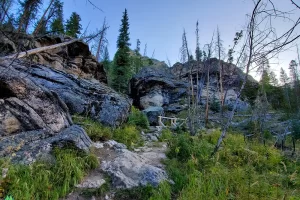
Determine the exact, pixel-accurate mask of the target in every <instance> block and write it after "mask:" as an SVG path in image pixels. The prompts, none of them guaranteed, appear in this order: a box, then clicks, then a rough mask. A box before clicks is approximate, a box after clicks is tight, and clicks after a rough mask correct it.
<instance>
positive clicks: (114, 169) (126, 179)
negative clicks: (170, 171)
mask: <svg viewBox="0 0 300 200" xmlns="http://www.w3.org/2000/svg"><path fill="white" fill-rule="evenodd" d="M101 148H104V149H106V150H105V151H106V153H105V154H106V155H107V154H108V155H110V156H109V157H107V158H103V160H102V163H101V169H102V170H103V171H104V172H106V173H107V174H108V175H109V176H110V177H111V179H112V184H113V186H114V187H116V188H132V187H138V186H146V185H148V184H150V185H152V186H158V184H159V183H160V182H162V181H165V180H168V176H167V173H166V171H165V170H164V169H163V168H159V167H157V166H154V165H152V164H151V162H152V161H151V160H152V159H158V160H159V159H164V158H165V157H163V156H161V155H160V154H155V156H154V157H151V156H153V155H154V154H149V153H147V156H146V154H145V155H143V154H142V153H141V154H138V153H135V152H131V151H129V150H127V149H126V147H124V146H123V145H122V144H119V143H116V142H108V143H104V145H103V147H101ZM107 151H109V153H107ZM102 154H103V153H102ZM158 155H160V157H157V156H158ZM163 155H164V154H163Z"/></svg>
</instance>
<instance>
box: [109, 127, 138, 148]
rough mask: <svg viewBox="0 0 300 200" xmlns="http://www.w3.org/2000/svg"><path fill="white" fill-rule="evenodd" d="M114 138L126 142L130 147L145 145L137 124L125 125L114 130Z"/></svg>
mask: <svg viewBox="0 0 300 200" xmlns="http://www.w3.org/2000/svg"><path fill="white" fill-rule="evenodd" d="M113 139H114V140H116V141H117V142H120V143H123V144H125V145H126V146H127V147H128V148H129V149H132V148H134V147H136V146H141V145H143V140H142V138H141V135H140V132H139V130H137V129H136V127H135V126H132V125H125V126H124V127H120V128H117V129H115V130H114V133H113Z"/></svg>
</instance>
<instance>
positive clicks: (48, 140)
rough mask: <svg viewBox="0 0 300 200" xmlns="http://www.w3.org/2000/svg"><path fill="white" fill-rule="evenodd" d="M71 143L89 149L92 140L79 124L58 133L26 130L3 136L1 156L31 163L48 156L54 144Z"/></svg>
mask: <svg viewBox="0 0 300 200" xmlns="http://www.w3.org/2000/svg"><path fill="white" fill-rule="evenodd" d="M70 144H71V145H74V146H75V147H77V148H78V149H82V150H85V151H88V149H89V147H90V146H91V144H92V141H91V140H90V138H89V137H88V136H87V135H86V133H85V131H84V130H83V129H82V128H81V127H80V126H77V125H72V126H70V127H68V128H66V129H64V130H63V131H61V132H59V133H57V134H53V132H52V131H51V130H47V129H41V130H34V131H26V132H21V133H18V134H15V135H12V136H9V137H4V138H1V141H0V157H12V161H13V162H18V163H22V164H30V163H32V162H34V161H35V160H36V159H37V158H45V157H46V158H47V157H48V156H49V153H50V151H51V150H52V148H53V147H54V146H58V147H63V146H64V145H70Z"/></svg>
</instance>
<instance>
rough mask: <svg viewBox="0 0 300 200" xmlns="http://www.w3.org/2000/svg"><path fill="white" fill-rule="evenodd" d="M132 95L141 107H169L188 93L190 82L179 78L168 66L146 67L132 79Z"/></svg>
mask: <svg viewBox="0 0 300 200" xmlns="http://www.w3.org/2000/svg"><path fill="white" fill-rule="evenodd" d="M130 88H131V92H130V93H131V94H130V95H131V97H132V98H133V103H134V105H135V106H137V107H139V108H141V109H147V108H149V107H151V106H154V107H164V108H166V109H167V107H168V106H169V105H170V104H174V103H178V102H179V101H180V99H181V98H183V97H184V96H186V95H187V91H188V83H186V82H182V81H180V80H177V79H176V77H175V76H174V75H173V74H172V73H171V71H170V70H169V69H168V68H156V67H151V66H150V67H144V68H143V69H142V70H141V71H140V72H139V73H138V74H136V75H135V76H134V77H133V78H132V79H131V81H130Z"/></svg>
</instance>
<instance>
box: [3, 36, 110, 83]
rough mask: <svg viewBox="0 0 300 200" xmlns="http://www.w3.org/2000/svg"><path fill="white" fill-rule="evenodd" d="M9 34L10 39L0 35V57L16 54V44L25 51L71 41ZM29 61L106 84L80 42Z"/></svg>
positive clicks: (68, 38)
mask: <svg viewBox="0 0 300 200" xmlns="http://www.w3.org/2000/svg"><path fill="white" fill-rule="evenodd" d="M11 34H12V35H10V37H6V36H3V35H1V33H0V55H1V54H4V55H5V54H12V53H17V52H18V49H17V46H18V45H16V44H21V46H22V51H25V50H30V49H35V48H39V47H45V46H50V45H55V44H59V43H63V42H66V41H69V40H71V39H72V38H70V37H68V36H65V37H49V36H44V37H40V38H38V39H35V38H33V37H32V36H29V35H24V36H22V37H20V36H19V35H18V37H14V35H13V33H11ZM12 40H13V41H12ZM15 43H16V44H15ZM1 47H2V48H1ZM30 61H33V62H35V63H38V64H42V65H47V66H49V67H52V68H54V69H57V70H60V71H64V72H67V73H70V74H73V75H76V76H80V77H82V78H88V79H96V80H98V81H100V82H103V83H107V78H106V73H105V71H104V67H103V65H102V64H100V63H99V62H97V61H96V58H95V57H94V56H93V55H92V54H91V52H90V50H89V46H88V45H87V44H86V43H84V42H81V41H77V42H74V43H72V44H69V45H67V46H62V47H58V48H55V49H51V50H47V51H43V52H40V53H37V54H34V55H32V56H31V57H30Z"/></svg>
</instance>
